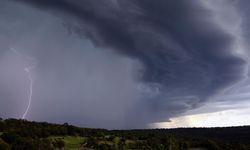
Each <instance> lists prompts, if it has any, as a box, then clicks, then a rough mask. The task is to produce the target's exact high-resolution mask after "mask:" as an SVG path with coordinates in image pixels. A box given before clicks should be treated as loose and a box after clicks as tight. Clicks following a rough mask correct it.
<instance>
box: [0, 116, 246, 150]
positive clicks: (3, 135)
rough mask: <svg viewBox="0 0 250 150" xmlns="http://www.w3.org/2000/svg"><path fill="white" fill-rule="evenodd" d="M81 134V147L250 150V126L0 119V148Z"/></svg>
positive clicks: (27, 149) (47, 149) (45, 148)
mask: <svg viewBox="0 0 250 150" xmlns="http://www.w3.org/2000/svg"><path fill="white" fill-rule="evenodd" d="M55 136H56V137H64V136H80V137H84V139H85V140H83V141H82V142H81V148H82V149H84V148H90V149H100V150H112V149H114V150H125V149H142V150H188V149H190V148H203V149H207V150H249V149H250V142H249V139H250V127H249V126H245V127H232V128H183V129H152V130H105V129H89V128H79V127H75V126H72V125H69V124H67V123H65V124H63V125H59V124H50V123H46V122H40V123H37V122H29V121H26V120H17V119H6V120H3V119H0V150H37V149H39V150H55V149H59V150H60V149H63V148H64V147H65V142H64V140H63V139H52V138H50V137H55Z"/></svg>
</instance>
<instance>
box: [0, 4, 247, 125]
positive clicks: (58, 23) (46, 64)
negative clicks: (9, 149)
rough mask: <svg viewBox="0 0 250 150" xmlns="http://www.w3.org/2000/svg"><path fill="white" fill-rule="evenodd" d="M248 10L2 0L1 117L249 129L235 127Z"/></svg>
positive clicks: (241, 107)
mask: <svg viewBox="0 0 250 150" xmlns="http://www.w3.org/2000/svg"><path fill="white" fill-rule="evenodd" d="M248 3H249V2H248V1H247V0H241V1H238V0H175V1H172V0H157V1H154V0H53V1H52V0H1V1H0V117H3V118H9V117H12V118H22V117H24V119H28V120H35V121H49V122H56V123H64V122H68V123H70V124H74V125H78V126H84V127H98V128H109V129H114V128H116V129H121V128H147V127H152V125H153V127H176V126H178V127H179V126H212V124H214V126H227V125H243V124H250V120H244V122H242V121H241V118H247V117H249V118H250V116H248V114H250V109H249V107H248V106H250V92H249V91H250V80H249V71H248V70H249V63H250V59H249V54H250V51H249V49H248V48H249V45H248V43H249V41H248V39H249V23H250V22H249V19H248V14H249V13H250V12H249V10H250V9H249V8H248V6H249V4H248ZM31 85H32V87H31ZM31 89H32V93H31ZM31 94H32V95H31ZM30 96H31V99H29V98H30ZM29 100H30V101H29ZM29 103H30V104H29ZM25 112H27V113H25ZM224 112H226V113H224ZM231 112H233V115H232V113H231ZM227 116H233V117H231V119H230V121H228V123H226V124H225V122H224V123H222V122H221V121H220V120H221V119H222V118H223V117H224V118H227ZM246 116H247V117H246ZM190 117H191V118H192V119H190ZM187 118H189V119H187ZM190 120H192V121H190Z"/></svg>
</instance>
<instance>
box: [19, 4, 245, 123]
mask: <svg viewBox="0 0 250 150" xmlns="http://www.w3.org/2000/svg"><path fill="white" fill-rule="evenodd" d="M19 2H20V1H19ZM21 2H25V3H27V4H31V5H32V6H35V7H37V8H40V9H41V10H46V11H50V12H51V13H56V14H58V15H61V16H65V18H66V19H65V18H64V19H65V20H66V21H65V24H64V25H65V27H66V28H67V29H68V30H69V31H72V32H74V33H76V34H78V35H80V37H87V38H88V39H91V41H92V42H93V43H94V44H95V45H96V46H98V47H105V48H112V50H113V51H114V52H117V53H119V54H121V55H124V56H126V57H130V58H132V59H135V60H139V61H140V62H141V63H142V65H143V69H142V70H140V71H141V76H140V77H139V80H140V81H141V82H142V85H141V86H139V90H141V91H142V93H143V92H144V93H145V96H142V97H141V99H140V101H139V102H136V104H135V105H134V106H133V107H134V108H132V109H131V111H130V112H126V114H128V119H127V120H128V121H129V122H130V123H129V125H128V126H130V127H136V125H137V126H144V125H145V124H147V123H151V122H156V121H163V120H167V119H168V118H169V117H173V116H176V115H179V114H180V113H183V112H185V111H187V110H190V109H193V108H195V107H198V106H200V105H202V104H204V103H205V102H206V100H207V98H208V97H210V96H212V95H213V94H215V93H216V92H218V91H219V90H221V89H223V88H225V87H227V86H229V85H231V84H233V83H234V82H236V81H238V80H239V79H241V78H242V77H243V68H244V67H245V62H244V60H243V59H241V58H240V57H238V56H235V55H233V53H232V51H233V50H234V49H233V42H234V41H235V37H234V35H232V34H231V33H227V32H226V31H225V30H223V29H222V27H221V26H219V25H218V24H216V23H214V21H213V19H212V17H213V14H212V13H211V12H210V11H209V10H208V9H206V8H204V6H203V5H202V4H201V3H200V2H198V1H191V0H179V1H171V0H159V1H157V2H156V1H152V0H102V1H97V0H96V1H94V0H81V1H79V0H22V1H21ZM121 86H122V85H121ZM131 116H133V117H131ZM134 122H135V123H134Z"/></svg>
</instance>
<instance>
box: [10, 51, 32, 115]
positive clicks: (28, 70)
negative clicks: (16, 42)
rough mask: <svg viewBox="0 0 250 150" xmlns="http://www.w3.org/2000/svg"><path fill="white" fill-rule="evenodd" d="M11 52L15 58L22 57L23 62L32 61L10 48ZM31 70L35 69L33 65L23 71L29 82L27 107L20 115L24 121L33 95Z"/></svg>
mask: <svg viewBox="0 0 250 150" xmlns="http://www.w3.org/2000/svg"><path fill="white" fill-rule="evenodd" d="M10 50H11V51H13V52H14V53H15V54H16V55H17V56H19V57H22V58H24V59H25V60H32V61H33V59H32V58H30V57H28V56H26V55H23V54H21V53H20V52H18V51H17V50H16V49H14V48H10ZM32 69H35V65H31V66H27V67H25V68H24V71H25V72H26V73H27V77H28V80H29V82H30V83H29V90H28V105H27V107H26V109H25V112H24V113H23V115H22V119H25V118H26V116H27V113H28V112H29V109H30V105H31V102H32V95H33V83H34V81H33V78H32V74H31V70H32Z"/></svg>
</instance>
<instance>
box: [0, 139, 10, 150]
mask: <svg viewBox="0 0 250 150" xmlns="http://www.w3.org/2000/svg"><path fill="white" fill-rule="evenodd" d="M0 150H10V146H9V144H7V143H6V142H4V141H3V140H2V139H0Z"/></svg>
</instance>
